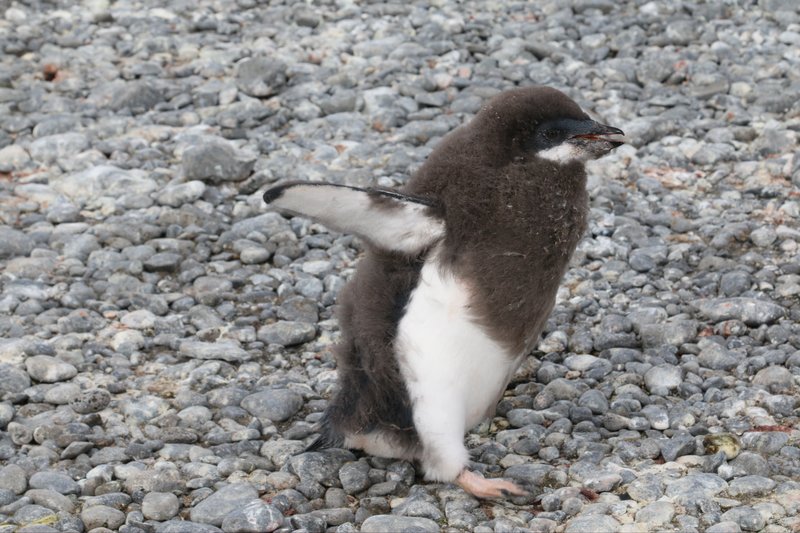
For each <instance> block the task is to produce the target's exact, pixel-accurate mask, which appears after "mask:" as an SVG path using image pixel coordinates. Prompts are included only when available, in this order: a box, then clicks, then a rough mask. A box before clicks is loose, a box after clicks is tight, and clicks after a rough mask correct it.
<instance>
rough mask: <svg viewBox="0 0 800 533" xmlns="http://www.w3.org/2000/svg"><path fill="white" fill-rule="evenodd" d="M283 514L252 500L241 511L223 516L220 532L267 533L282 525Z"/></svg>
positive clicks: (261, 502) (263, 503) (259, 501)
mask: <svg viewBox="0 0 800 533" xmlns="http://www.w3.org/2000/svg"><path fill="white" fill-rule="evenodd" d="M283 522H284V518H283V514H281V512H280V511H279V510H278V508H277V507H275V506H273V505H269V504H267V503H265V502H263V501H261V500H254V501H252V502H250V503H248V504H246V505H245V506H244V507H242V508H241V509H236V510H234V511H232V512H231V513H228V515H227V516H225V519H224V520H223V521H222V531H224V532H225V533H261V532H264V533H269V532H270V531H275V530H276V529H278V528H279V527H281V525H283Z"/></svg>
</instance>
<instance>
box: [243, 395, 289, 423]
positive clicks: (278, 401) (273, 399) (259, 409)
mask: <svg viewBox="0 0 800 533" xmlns="http://www.w3.org/2000/svg"><path fill="white" fill-rule="evenodd" d="M241 405H242V407H243V408H244V409H246V410H247V412H249V413H250V414H252V415H253V416H255V417H257V418H263V419H266V420H270V421H273V422H283V421H284V420H287V419H289V418H291V417H292V416H293V415H294V414H295V413H297V411H299V410H300V408H301V407H302V406H303V398H302V396H300V394H298V393H296V392H294V391H292V390H289V389H269V390H265V391H261V392H257V393H255V394H250V395H249V396H246V397H245V398H244V399H242V403H241Z"/></svg>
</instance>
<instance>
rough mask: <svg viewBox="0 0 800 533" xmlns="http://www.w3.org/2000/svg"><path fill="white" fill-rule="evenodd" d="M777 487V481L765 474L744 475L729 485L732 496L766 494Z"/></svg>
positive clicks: (729, 492)
mask: <svg viewBox="0 0 800 533" xmlns="http://www.w3.org/2000/svg"><path fill="white" fill-rule="evenodd" d="M774 488H775V481H773V480H771V479H769V478H767V477H764V476H742V477H739V478H736V479H734V480H732V481H731V482H730V483H729V485H728V495H729V496H730V497H731V498H740V497H753V496H766V495H767V494H770V493H771V492H772V489H774Z"/></svg>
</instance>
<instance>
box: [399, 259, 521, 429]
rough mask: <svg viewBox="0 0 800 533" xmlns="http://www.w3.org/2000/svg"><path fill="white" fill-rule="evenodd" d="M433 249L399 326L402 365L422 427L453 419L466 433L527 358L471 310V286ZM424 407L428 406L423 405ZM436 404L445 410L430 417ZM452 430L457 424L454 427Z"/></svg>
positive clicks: (500, 393) (486, 410)
mask: <svg viewBox="0 0 800 533" xmlns="http://www.w3.org/2000/svg"><path fill="white" fill-rule="evenodd" d="M435 258H436V253H432V254H431V259H429V260H428V261H427V262H426V263H425V265H424V266H423V268H422V272H421V279H420V283H419V285H418V287H417V288H416V289H415V290H414V292H413V293H412V294H411V298H410V300H409V304H408V308H407V310H406V313H405V315H404V316H403V318H402V319H401V321H400V323H399V325H398V337H397V341H396V349H397V354H398V360H399V362H400V370H401V372H402V374H403V377H404V378H405V382H406V385H407V386H408V392H409V396H410V399H411V403H412V405H413V406H414V414H415V417H414V418H415V424H417V426H418V427H417V429H418V430H420V431H424V430H425V429H426V428H424V427H422V428H421V427H419V426H420V425H423V426H425V425H426V420H422V419H421V418H424V419H427V422H429V423H430V424H431V425H432V426H434V427H432V428H429V429H431V430H434V429H444V428H441V424H448V425H449V424H453V425H456V426H459V427H460V434H461V435H463V433H464V431H465V430H467V429H469V428H471V427H473V426H475V425H476V424H478V423H479V422H481V420H483V419H484V418H485V417H486V416H487V414H489V413H491V412H493V410H494V407H495V406H496V403H497V401H498V399H499V398H500V396H501V395H502V392H503V390H504V389H505V387H506V385H507V384H508V381H509V379H510V378H511V376H512V375H513V373H514V371H515V370H516V368H517V366H519V363H520V361H521V357H519V354H511V353H509V352H508V351H507V350H505V349H504V348H503V347H502V346H501V345H500V344H498V343H497V342H495V341H494V340H493V339H491V338H490V337H489V336H488V335H487V334H486V333H485V331H484V330H483V328H482V327H480V326H479V325H478V324H477V323H476V322H475V320H473V318H472V316H471V314H470V292H469V287H468V286H467V285H466V284H465V283H464V282H463V281H462V280H459V279H457V278H456V277H455V276H454V275H452V274H451V273H449V272H445V271H443V270H442V269H441V268H440V267H439V265H438V262H437V261H436V260H435ZM419 406H424V409H418V407H419ZM431 406H435V407H434V408H435V409H436V410H437V411H439V412H437V413H431V414H430V416H429V415H426V414H424V413H422V411H426V412H427V411H430V410H431ZM448 429H449V430H450V432H452V431H455V430H456V429H457V428H454V427H450V428H448Z"/></svg>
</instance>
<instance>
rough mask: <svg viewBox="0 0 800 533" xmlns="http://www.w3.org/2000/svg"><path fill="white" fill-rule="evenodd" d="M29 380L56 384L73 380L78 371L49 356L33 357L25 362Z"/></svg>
mask: <svg viewBox="0 0 800 533" xmlns="http://www.w3.org/2000/svg"><path fill="white" fill-rule="evenodd" d="M25 368H26V369H27V370H28V374H29V375H30V377H31V378H33V379H35V380H36V381H39V382H41V383H57V382H59V381H65V380H68V379H72V378H74V377H75V376H76V375H77V374H78V369H77V368H75V367H74V366H72V365H71V364H69V363H67V362H64V361H62V360H60V359H57V358H55V357H52V356H49V355H35V356H33V357H29V358H28V359H26V360H25Z"/></svg>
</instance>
